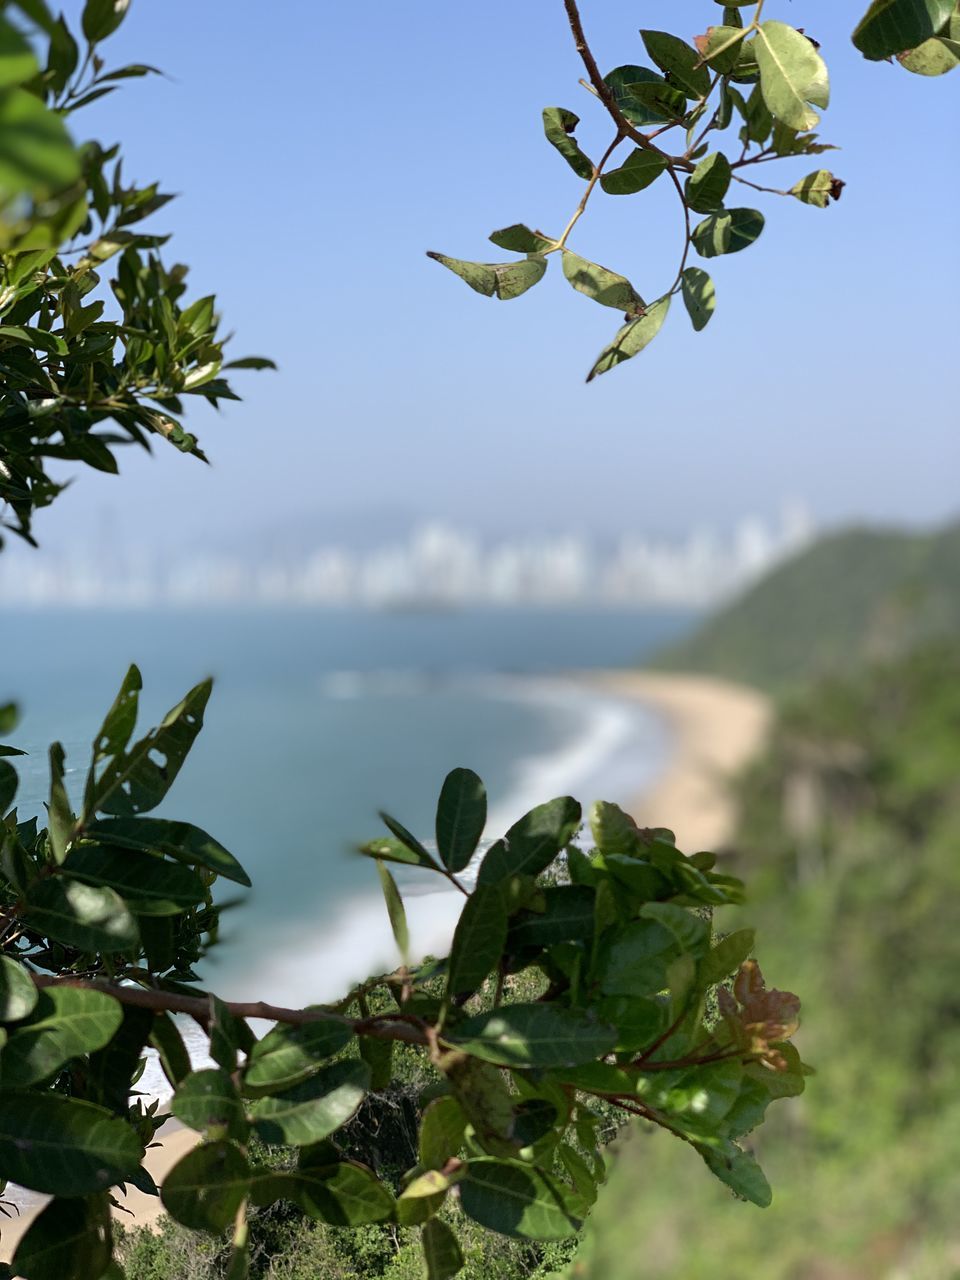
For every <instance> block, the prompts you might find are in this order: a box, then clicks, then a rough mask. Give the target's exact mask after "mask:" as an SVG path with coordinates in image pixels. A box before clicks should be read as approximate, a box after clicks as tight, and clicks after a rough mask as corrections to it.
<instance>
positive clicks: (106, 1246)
mask: <svg viewBox="0 0 960 1280" xmlns="http://www.w3.org/2000/svg"><path fill="white" fill-rule="evenodd" d="M112 1244H113V1240H112V1231H111V1223H110V1202H109V1200H108V1198H107V1196H106V1195H104V1194H102V1193H101V1194H99V1195H94V1196H86V1197H84V1198H77V1199H72V1200H65V1199H57V1200H51V1201H50V1203H49V1204H48V1205H46V1206H45V1208H44V1209H42V1210H41V1212H40V1213H39V1214H38V1215H37V1217H35V1218H34V1220H33V1221H32V1222H31V1223H30V1225H29V1227H28V1228H27V1231H26V1234H25V1235H24V1236H23V1238H22V1240H21V1241H20V1243H19V1245H18V1246H17V1251H16V1254H15V1255H14V1259H13V1270H14V1273H15V1274H16V1275H18V1276H23V1277H24V1280H65V1278H66V1277H69V1280H101V1277H103V1275H104V1272H105V1271H106V1269H107V1266H108V1265H109V1262H110V1255H111V1252H112Z"/></svg>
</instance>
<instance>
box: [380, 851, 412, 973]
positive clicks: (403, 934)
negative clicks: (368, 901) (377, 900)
mask: <svg viewBox="0 0 960 1280" xmlns="http://www.w3.org/2000/svg"><path fill="white" fill-rule="evenodd" d="M377 873H378V874H379V876H380V887H381V889H382V890H383V899H384V902H385V903H386V906H387V915H388V916H389V917H390V928H391V930H392V932H393V940H394V942H395V943H396V944H397V950H398V951H399V952H400V959H401V960H402V962H403V963H404V964H406V963H407V960H408V957H409V951H410V930H409V928H408V927H407V913H406V911H405V910H404V906H403V899H402V898H401V897H400V890H399V889H398V888H397V882H396V880H394V878H393V876H392V875H391V874H390V872H389V871H388V870H387V868H386V867H385V866H384V865H383V863H382V862H380V861H379V860H378V862H377Z"/></svg>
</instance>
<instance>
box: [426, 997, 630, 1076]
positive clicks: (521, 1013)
mask: <svg viewBox="0 0 960 1280" xmlns="http://www.w3.org/2000/svg"><path fill="white" fill-rule="evenodd" d="M446 1039H448V1040H450V1042H451V1043H452V1044H456V1045H457V1047H458V1048H460V1049H462V1050H463V1051H464V1052H465V1053H469V1054H472V1055H473V1056H474V1057H476V1058H482V1059H483V1060H484V1061H486V1062H494V1063H497V1064H498V1065H499V1066H504V1067H575V1066H578V1065H579V1064H580V1063H582V1062H591V1061H592V1060H593V1059H594V1058H600V1057H603V1055H604V1054H607V1053H610V1052H611V1051H612V1049H613V1046H614V1044H616V1039H617V1036H616V1032H615V1030H614V1029H613V1027H610V1026H608V1025H607V1024H606V1023H603V1022H599V1021H597V1019H596V1018H595V1017H594V1016H592V1015H591V1014H589V1013H586V1012H584V1011H582V1010H580V1009H561V1008H556V1007H554V1006H551V1005H546V1004H512V1005H504V1006H503V1007H501V1008H499V1009H490V1010H488V1011H487V1012H485V1013H480V1014H477V1015H476V1016H475V1017H473V1018H468V1019H467V1020H466V1021H465V1022H462V1023H460V1025H459V1026H458V1027H457V1028H456V1030H455V1032H454V1033H452V1034H451V1035H448V1036H447V1037H446Z"/></svg>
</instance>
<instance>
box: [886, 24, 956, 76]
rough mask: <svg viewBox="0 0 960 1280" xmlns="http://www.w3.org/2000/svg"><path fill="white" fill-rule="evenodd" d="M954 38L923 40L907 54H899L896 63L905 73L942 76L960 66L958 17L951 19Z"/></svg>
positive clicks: (935, 37)
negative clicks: (954, 30)
mask: <svg viewBox="0 0 960 1280" xmlns="http://www.w3.org/2000/svg"><path fill="white" fill-rule="evenodd" d="M951 23H952V24H954V26H955V29H956V36H934V37H933V39H932V40H924V42H923V44H920V45H917V47H916V49H911V50H909V52H907V53H901V54H899V55H898V57H897V61H898V62H899V63H900V65H901V67H904V68H905V69H906V70H907V71H912V72H913V73H914V75H918V76H943V75H946V73H947V72H948V71H953V69H954V68H955V67H957V66H960V16H958V17H956V18H953V19H951Z"/></svg>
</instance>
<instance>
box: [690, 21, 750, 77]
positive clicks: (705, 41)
mask: <svg viewBox="0 0 960 1280" xmlns="http://www.w3.org/2000/svg"><path fill="white" fill-rule="evenodd" d="M745 34H746V33H745V31H744V30H743V28H742V27H734V26H719V27H707V30H706V32H705V34H704V35H702V36H699V37H698V38H697V45H698V47H699V49H700V54H701V57H703V59H704V60H705V61H706V62H708V63H709V64H710V66H711V68H712V69H713V70H714V71H719V72H720V73H721V74H722V75H729V74H730V73H731V72H732V71H735V70H736V67H737V64H738V63H739V61H740V56H741V54H742V52H743V40H744V36H745Z"/></svg>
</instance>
